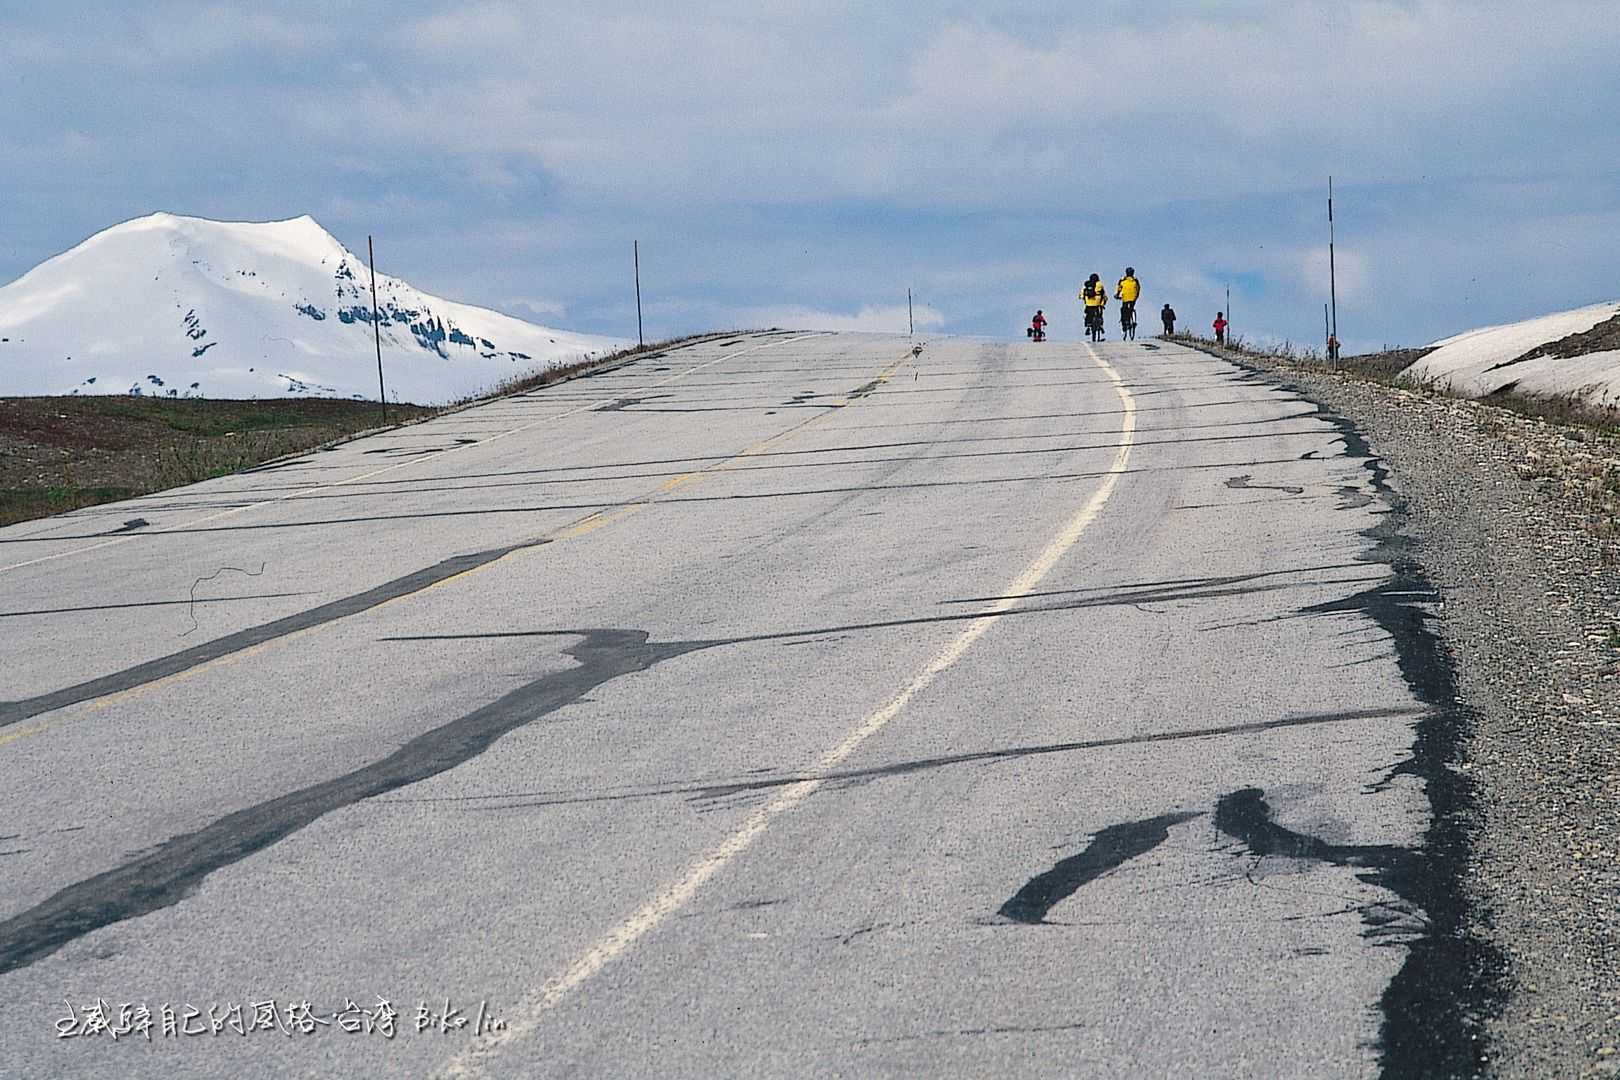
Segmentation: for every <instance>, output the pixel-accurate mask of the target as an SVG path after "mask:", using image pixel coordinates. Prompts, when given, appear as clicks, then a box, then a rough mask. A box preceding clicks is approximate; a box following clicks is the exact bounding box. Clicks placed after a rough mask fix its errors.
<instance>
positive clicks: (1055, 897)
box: [997, 811, 1201, 925]
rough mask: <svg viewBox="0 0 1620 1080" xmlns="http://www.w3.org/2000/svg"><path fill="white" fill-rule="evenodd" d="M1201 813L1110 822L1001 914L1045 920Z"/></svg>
mask: <svg viewBox="0 0 1620 1080" xmlns="http://www.w3.org/2000/svg"><path fill="white" fill-rule="evenodd" d="M1200 816H1201V815H1200V814H1198V813H1196V812H1186V811H1184V812H1180V813H1174V814H1161V815H1159V816H1158V817H1153V818H1148V819H1147V820H1145V821H1127V822H1125V823H1124V824H1120V825H1110V826H1108V827H1107V828H1105V829H1102V830H1101V831H1099V832H1098V833H1096V835H1094V836H1093V837H1092V838H1091V843H1090V844H1087V845H1086V849H1085V850H1084V851H1082V852H1080V854H1078V855H1071V856H1069V857H1068V858H1067V859H1063V860H1061V861H1059V862H1058V864H1057V865H1056V866H1053V867H1052V868H1051V869H1050V870H1047V871H1046V872H1045V873H1041V874H1037V875H1036V876H1035V877H1033V878H1031V879H1030V880H1029V881H1028V883H1026V884H1025V885H1024V887H1023V888H1022V889H1019V890H1018V892H1016V893H1015V894H1013V897H1012V899H1010V900H1008V901H1007V902H1006V903H1005V904H1002V905H1001V908H1000V909H999V910H998V912H997V914H999V915H1002V916H1004V917H1005V918H1008V919H1011V920H1013V921H1014V922H1021V923H1029V924H1032V925H1033V924H1038V923H1044V922H1045V921H1046V916H1047V913H1048V912H1050V911H1051V910H1052V908H1053V907H1054V906H1056V905H1057V904H1059V903H1061V902H1062V901H1064V900H1067V899H1068V898H1069V897H1071V896H1073V895H1074V894H1075V893H1076V892H1078V891H1079V890H1080V888H1081V887H1082V886H1083V885H1086V884H1087V883H1089V882H1092V881H1096V880H1097V879H1098V878H1100V877H1102V876H1103V875H1104V874H1106V873H1108V872H1110V871H1112V870H1117V869H1119V868H1120V867H1121V866H1123V865H1124V864H1125V863H1127V862H1129V861H1130V860H1132V859H1134V858H1137V857H1138V856H1141V855H1146V854H1147V853H1148V852H1150V851H1152V850H1153V849H1154V848H1156V847H1158V846H1159V845H1160V844H1162V843H1164V842H1165V841H1166V840H1168V839H1170V827H1171V826H1172V825H1180V824H1181V823H1182V822H1184V821H1191V820H1192V819H1193V818H1195V817H1200Z"/></svg>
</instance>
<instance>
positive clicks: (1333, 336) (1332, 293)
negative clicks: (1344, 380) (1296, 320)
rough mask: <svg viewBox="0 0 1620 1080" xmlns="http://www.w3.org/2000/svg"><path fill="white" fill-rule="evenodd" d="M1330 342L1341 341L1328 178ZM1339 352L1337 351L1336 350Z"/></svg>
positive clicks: (1331, 201) (1331, 199) (1331, 183)
mask: <svg viewBox="0 0 1620 1080" xmlns="http://www.w3.org/2000/svg"><path fill="white" fill-rule="evenodd" d="M1328 305H1329V308H1330V310H1331V312H1332V314H1331V316H1330V318H1329V320H1328V340H1330V341H1334V342H1336V341H1338V340H1339V276H1338V272H1337V270H1336V269H1335V267H1334V265H1333V177H1331V176H1329V177H1328ZM1334 351H1335V352H1336V351H1337V350H1336V349H1335V350H1334Z"/></svg>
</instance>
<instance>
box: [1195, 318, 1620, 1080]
mask: <svg viewBox="0 0 1620 1080" xmlns="http://www.w3.org/2000/svg"><path fill="white" fill-rule="evenodd" d="M1206 351H1210V352H1216V350H1215V349H1214V348H1213V347H1206ZM1218 355H1223V356H1226V357H1227V358H1228V359H1231V360H1233V361H1235V362H1237V363H1240V364H1244V365H1246V366H1249V367H1251V368H1256V369H1259V370H1261V371H1263V372H1267V373H1269V374H1271V375H1273V376H1276V377H1279V378H1281V379H1283V380H1284V381H1286V382H1288V383H1289V384H1291V385H1293V386H1295V387H1297V388H1298V389H1299V390H1300V391H1301V392H1303V393H1304V394H1306V395H1307V396H1308V397H1310V398H1312V399H1313V400H1315V401H1317V402H1319V403H1321V404H1322V405H1323V406H1325V407H1327V408H1328V409H1331V410H1332V411H1334V412H1336V413H1338V414H1339V415H1341V416H1343V417H1345V418H1347V419H1349V420H1350V421H1351V422H1352V423H1354V425H1355V426H1356V427H1357V428H1358V429H1359V430H1360V431H1361V432H1362V434H1363V435H1364V436H1365V437H1366V439H1367V440H1368V443H1369V444H1370V445H1371V447H1372V449H1373V450H1374V452H1376V453H1377V454H1378V455H1379V456H1380V457H1381V458H1382V459H1383V460H1384V461H1385V463H1386V464H1387V465H1388V466H1389V468H1390V470H1391V474H1392V476H1393V479H1394V486H1395V488H1396V489H1397V490H1398V491H1399V492H1400V493H1401V494H1402V495H1403V496H1404V498H1405V499H1406V501H1407V503H1408V506H1407V511H1408V513H1409V515H1410V519H1409V529H1410V531H1411V532H1412V533H1413V534H1414V539H1415V540H1416V542H1417V545H1418V552H1419V557H1420V558H1421V560H1422V562H1423V565H1424V567H1425V569H1426V571H1427V573H1428V575H1429V577H1430V579H1431V580H1432V582H1433V584H1434V585H1435V586H1436V587H1437V588H1438V589H1439V591H1440V593H1441V596H1442V598H1443V599H1442V604H1441V618H1440V620H1439V621H1440V627H1439V629H1440V631H1441V634H1442V638H1443V640H1444V642H1445V645H1446V647H1447V649H1448V650H1449V651H1450V652H1451V653H1452V655H1453V657H1454V659H1455V661H1456V666H1457V672H1458V686H1459V691H1460V693H1461V695H1462V698H1463V704H1464V706H1465V707H1466V708H1467V709H1468V711H1469V713H1470V714H1471V716H1472V717H1473V724H1472V731H1471V732H1470V733H1469V735H1468V737H1467V739H1466V741H1465V746H1464V750H1463V759H1462V761H1461V762H1459V763H1458V766H1457V767H1458V768H1460V769H1461V770H1464V771H1465V772H1467V773H1468V774H1470V775H1471V777H1472V779H1473V787H1474V793H1475V811H1476V813H1477V814H1478V818H1479V820H1478V821H1477V822H1476V823H1475V832H1474V845H1473V851H1472V853H1471V856H1470V859H1469V866H1468V871H1467V874H1466V877H1465V880H1466V882H1467V887H1468V889H1469V890H1470V892H1471V893H1472V896H1471V900H1472V907H1473V916H1472V919H1473V926H1472V927H1471V929H1472V931H1473V932H1474V933H1475V934H1477V935H1479V936H1480V937H1483V938H1484V939H1486V940H1488V941H1490V942H1492V943H1493V944H1494V945H1495V946H1496V947H1497V948H1498V949H1499V950H1500V951H1501V953H1502V955H1503V956H1505V957H1506V960H1507V973H1506V986H1505V987H1504V988H1503V989H1504V991H1505V995H1504V997H1503V1000H1502V1004H1501V1008H1500V1010H1499V1012H1498V1013H1497V1015H1495V1016H1494V1017H1493V1018H1491V1019H1490V1020H1489V1021H1488V1023H1487V1025H1486V1031H1487V1033H1488V1034H1487V1037H1488V1039H1489V1041H1490V1046H1489V1049H1488V1053H1487V1056H1488V1059H1489V1060H1490V1061H1491V1062H1492V1073H1493V1074H1494V1075H1496V1076H1499V1077H1548V1076H1559V1077H1609V1076H1620V543H1617V536H1616V530H1615V517H1614V509H1613V506H1614V494H1615V491H1616V488H1617V487H1620V484H1617V478H1620V438H1617V437H1616V436H1615V435H1614V434H1613V433H1608V434H1605V433H1602V432H1600V431H1596V430H1593V429H1591V428H1586V427H1578V426H1573V425H1565V424H1559V423H1556V422H1551V421H1548V420H1545V419H1539V418H1533V417H1527V416H1524V415H1521V414H1519V413H1516V412H1512V411H1509V410H1507V409H1504V408H1501V407H1498V406H1494V405H1490V404H1486V403H1481V402H1475V401H1465V400H1458V399H1455V398H1450V397H1444V396H1439V395H1435V394H1430V393H1425V392H1421V391H1415V390H1410V389H1404V388H1400V387H1395V386H1390V385H1387V384H1384V383H1380V382H1377V381H1373V380H1368V379H1365V378H1360V377H1356V376H1353V375H1345V374H1340V373H1333V372H1328V371H1322V370H1313V369H1311V368H1309V367H1306V366H1303V365H1299V364H1296V363H1293V362H1290V361H1286V360H1283V359H1280V358H1275V357H1266V356H1256V355H1253V354H1249V353H1244V354H1242V355H1239V354H1233V353H1227V352H1225V351H1221V352H1220V353H1218Z"/></svg>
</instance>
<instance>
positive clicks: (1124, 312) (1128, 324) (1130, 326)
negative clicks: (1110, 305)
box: [1119, 300, 1136, 341]
mask: <svg viewBox="0 0 1620 1080" xmlns="http://www.w3.org/2000/svg"><path fill="white" fill-rule="evenodd" d="M1119 333H1120V337H1121V338H1123V339H1124V340H1126V341H1135V340H1136V304H1135V302H1134V301H1130V300H1127V301H1125V302H1123V303H1121V304H1120V305H1119Z"/></svg>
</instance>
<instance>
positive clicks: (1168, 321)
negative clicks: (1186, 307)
mask: <svg viewBox="0 0 1620 1080" xmlns="http://www.w3.org/2000/svg"><path fill="white" fill-rule="evenodd" d="M1159 321H1160V322H1162V323H1164V336H1165V337H1169V336H1170V335H1171V334H1174V333H1175V332H1176V309H1175V308H1173V307H1171V306H1170V305H1169V304H1166V305H1164V307H1163V308H1161V309H1160V310H1159Z"/></svg>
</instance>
